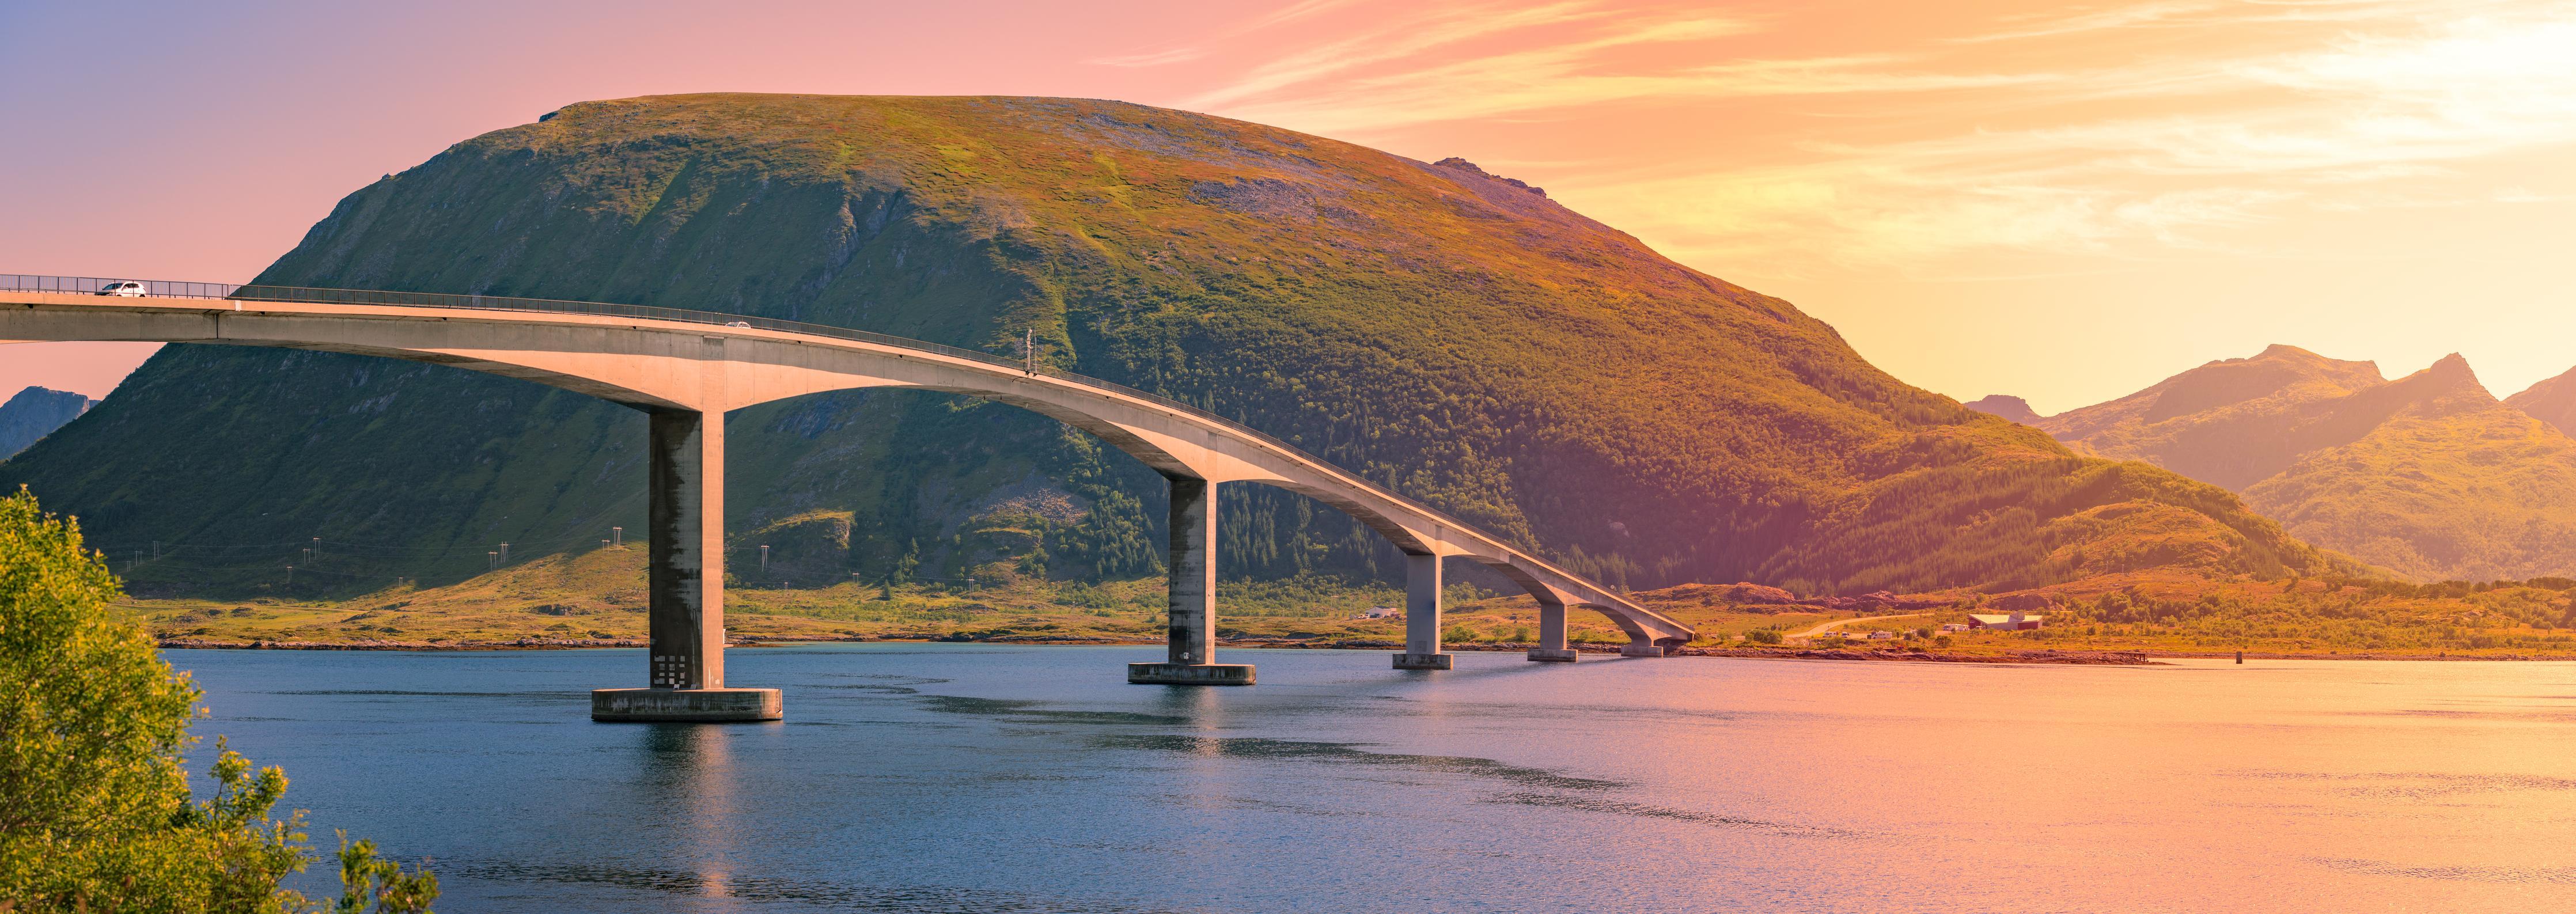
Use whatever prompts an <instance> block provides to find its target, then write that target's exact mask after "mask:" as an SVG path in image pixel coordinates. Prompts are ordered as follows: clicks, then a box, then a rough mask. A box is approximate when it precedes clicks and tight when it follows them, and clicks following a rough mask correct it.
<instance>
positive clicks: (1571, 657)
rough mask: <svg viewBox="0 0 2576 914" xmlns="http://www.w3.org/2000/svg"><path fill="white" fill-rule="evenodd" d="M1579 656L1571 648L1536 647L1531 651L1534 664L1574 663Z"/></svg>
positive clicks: (1530, 655) (1530, 656)
mask: <svg viewBox="0 0 2576 914" xmlns="http://www.w3.org/2000/svg"><path fill="white" fill-rule="evenodd" d="M1578 656H1579V655H1577V654H1576V653H1575V652H1574V650H1573V649H1571V648H1544V647H1534V648H1530V649H1529V659H1530V661H1531V662H1533V663H1573V662H1574V661H1575V660H1576V659H1577V657H1578Z"/></svg>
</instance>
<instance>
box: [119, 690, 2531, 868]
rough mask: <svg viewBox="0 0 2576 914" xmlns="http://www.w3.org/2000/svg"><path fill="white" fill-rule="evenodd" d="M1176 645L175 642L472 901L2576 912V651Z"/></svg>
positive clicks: (399, 843) (290, 754) (264, 748)
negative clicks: (2134, 653) (1192, 668)
mask: <svg viewBox="0 0 2576 914" xmlns="http://www.w3.org/2000/svg"><path fill="white" fill-rule="evenodd" d="M1159 654H1160V649H1159V648H1135V647H1122V648H1072V647H998V646H983V645H914V644H870V645H829V646H808V647H782V648H762V649H738V650H735V651H732V652H730V653H729V655H728V661H729V662H728V664H727V666H728V668H729V669H728V678H729V679H731V680H733V681H734V682H735V683H737V684H744V685H763V686H777V687H781V688H783V689H785V690H786V696H787V710H788V717H789V719H788V720H787V721H785V722H783V723H776V724H758V725H731V726H686V725H637V724H594V723H591V722H590V721H589V720H588V719H587V718H586V713H587V708H588V705H587V699H588V695H587V690H588V689H590V688H592V687H595V686H602V685H624V684H627V683H629V682H630V681H635V680H640V679H641V678H642V676H643V663H644V662H643V658H642V657H641V656H640V654H639V653H638V652H636V651H561V652H527V653H518V652H479V653H363V652H353V653H327V652H291V651H173V652H169V653H168V654H167V655H166V656H168V657H169V658H170V659H171V661H172V662H173V663H174V664H176V665H178V666H179V667H180V668H182V669H187V670H192V671H194V673H195V675H196V678H197V681H198V683H199V684H200V685H202V686H203V687H204V688H205V689H206V691H207V701H208V704H209V705H210V706H211V707H212V708H213V717H212V718H211V719H209V720H207V721H204V722H202V723H201V724H200V725H199V728H198V729H199V732H200V733H204V734H207V735H209V736H211V735H212V734H216V733H221V734H228V735H230V736H231V738H232V743H233V746H234V747H235V748H238V749H241V750H243V751H244V752H246V753H248V754H249V755H250V756H251V757H252V758H253V759H255V760H256V761H258V762H260V763H262V764H268V763H275V764H279V765H282V766H284V767H285V768H286V769H287V771H288V773H289V775H290V776H291V777H292V779H293V787H292V789H291V790H290V792H289V794H288V801H289V803H290V804H291V805H293V806H296V807H299V808H304V809H308V810H311V824H312V826H314V828H313V831H314V832H315V833H316V834H317V835H318V836H319V838H320V843H321V844H323V845H324V846H326V847H327V846H328V845H329V843H330V831H331V829H334V828H344V829H347V830H349V832H350V833H351V834H352V835H358V836H366V837H372V838H375V839H376V840H378V841H379V842H380V843H382V844H383V845H385V846H386V848H387V850H389V851H391V852H392V853H395V854H397V855H401V856H404V857H407V858H417V857H420V856H423V855H427V856H429V857H432V858H434V860H435V867H436V869H437V871H438V873H439V877H440V881H441V884H442V885H443V886H444V888H445V890H446V898H445V899H444V900H443V901H442V903H441V905H440V908H441V909H442V910H452V911H464V912H481V911H600V912H607V911H638V910H660V911H755V912H759V911H782V912H786V911H1031V912H1038V911H1046V912H1052V911H1068V912H1071V911H1390V910H1416V911H1701V910H1736V909H1742V910H1764V911H1775V910H1776V911H1923V910H1941V911H2094V910H2200V911H2320V910H2373V911H2436V910H2438V911H2473V910H2494V911H2506V910H2514V911H2529V910H2549V909H2556V910H2566V909H2569V908H2571V907H2576V850H2570V848H2571V847H2576V841H2571V839H2576V664H2563V663H2398V662H2333V661H2316V662H2286V661H2257V662H2249V663H2246V664H2244V665H2242V666H2238V665H2234V664H2228V663H2223V662H2199V661H2192V662H2182V663H2178V664H2172V665H2162V666H2152V667H2130V668H2105V667H2050V666H1982V665H1946V664H1910V663H1835V662H1800V661H1758V660H1722V659H1707V658H1670V659H1661V660H1618V659H1597V658H1587V659H1586V660H1585V661H1584V662H1583V663H1580V664H1575V665H1572V666H1556V665H1540V664H1531V663H1526V662H1524V661H1522V660H1521V659H1520V658H1519V657H1517V656H1513V655H1507V654H1474V653H1471V654H1462V655H1460V656H1459V658H1458V669H1457V670H1455V671H1453V672H1448V673H1406V672H1397V671H1392V670H1389V669H1387V668H1386V667H1387V657H1386V655H1385V654H1383V653H1375V652H1366V653H1361V652H1334V651H1288V650H1282V651H1248V650H1247V651H1228V652H1226V656H1225V658H1224V659H1227V660H1230V661H1234V662H1251V663H1257V664H1259V666H1260V675H1261V685H1258V686H1255V687H1252V688H1248V689H1189V688H1176V687H1164V686H1130V685H1126V684H1124V683H1123V682H1122V681H1121V678H1120V677H1121V674H1122V670H1123V667H1122V664H1123V663H1125V662H1127V661H1129V660H1144V659H1156V658H1158V657H1159ZM204 756H205V753H204V752H202V751H201V752H200V753H199V757H198V758H197V759H195V761H196V762H197V763H198V767H200V768H202V767H203V763H204V761H205V758H204ZM319 870H320V868H319V867H317V872H316V873H315V874H313V875H314V876H320V875H323V874H322V873H321V872H319ZM311 884H313V885H315V886H319V885H320V883H318V882H314V883H311Z"/></svg>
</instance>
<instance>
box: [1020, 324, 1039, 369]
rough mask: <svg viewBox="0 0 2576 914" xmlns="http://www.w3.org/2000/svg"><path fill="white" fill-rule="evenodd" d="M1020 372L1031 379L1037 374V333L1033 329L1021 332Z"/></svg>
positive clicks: (1035, 329)
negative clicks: (1026, 374) (1027, 374)
mask: <svg viewBox="0 0 2576 914" xmlns="http://www.w3.org/2000/svg"><path fill="white" fill-rule="evenodd" d="M1020 370H1021V371H1025V372H1028V373H1029V374H1030V375H1031V376H1032V377H1034V376H1036V375H1037V373H1038V331H1037V328H1035V327H1031V328H1028V329H1026V330H1023V331H1021V334H1020Z"/></svg>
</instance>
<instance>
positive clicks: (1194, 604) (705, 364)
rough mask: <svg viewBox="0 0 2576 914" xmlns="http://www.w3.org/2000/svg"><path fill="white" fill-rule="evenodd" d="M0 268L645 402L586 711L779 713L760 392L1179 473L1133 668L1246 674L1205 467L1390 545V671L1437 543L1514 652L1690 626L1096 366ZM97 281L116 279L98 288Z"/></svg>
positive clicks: (85, 337) (133, 300) (1179, 678)
mask: <svg viewBox="0 0 2576 914" xmlns="http://www.w3.org/2000/svg"><path fill="white" fill-rule="evenodd" d="M125 282H127V281H120V280H100V279H90V278H81V277H56V276H25V275H18V276H12V275H6V274H0V343H23V342H53V341H137V342H154V343H205V344H220V345H229V346H266V347H272V348H285V349H305V350H314V351H321V352H339V353H349V354H354V355H368V356H380V357H384V358H393V359H403V360H407V361H414V362H427V363H431V364H437V365H448V366H453V367H457V368H464V369H469V370H473V371H480V372H485V373H489V374H496V375H501V376H503V377H511V378H518V379H521V380H527V381H535V382H537V383H540V384H547V385H551V386H554V387H560V388H563V389H565V390H570V391H575V392H578V393H582V394H587V395H589V396H593V397H598V398H600V399H603V400H608V401H611V402H615V403H621V404H624V405H626V406H629V407H633V408H635V409H637V410H641V411H643V412H644V413H645V414H646V415H647V416H648V417H649V418H648V421H647V427H648V428H649V429H650V431H649V433H648V435H649V438H650V441H649V449H648V454H649V460H648V463H649V469H648V471H647V485H648V486H649V490H650V491H649V497H650V508H649V509H648V511H647V515H646V516H647V543H648V548H647V556H648V562H649V565H648V567H649V571H648V574H647V580H648V591H647V592H648V594H649V597H648V605H647V609H646V620H647V628H648V635H647V641H646V643H647V645H648V650H647V651H646V655H647V658H648V660H647V669H646V682H647V686H646V687H644V688H618V689H600V690H597V691H594V692H593V693H592V697H591V716H592V718H593V719H596V720H772V719H777V718H778V717H780V716H781V715H782V704H781V699H780V696H779V693H778V690H776V689H763V688H737V687H731V686H728V685H726V683H725V675H724V460H725V442H724V415H725V413H726V412H728V411H730V410H736V409H741V408H743V407H747V406H752V405H756V404H760V403H767V402H770V401H773V400H783V399H787V398H790V397H798V396H804V395H806V394H814V393H822V392H825V391H835V390H852V389H857V388H868V387H895V388H912V389H918V390H929V391H939V392H944V393H953V394H963V395H967V396H973V397H979V398H982V399H986V400H991V401H994V402H998V403H1007V404H1010V405H1012V406H1017V407H1020V408H1022V409H1027V410H1030V411H1033V412H1036V413H1039V414H1041V415H1045V416H1049V417H1052V418H1054V419H1056V420H1058V421H1061V422H1064V423H1066V424H1068V425H1072V426H1074V427H1076V428H1079V429H1082V430H1083V431H1086V432H1089V433H1091V434H1092V435H1095V436H1098V437H1099V438H1100V439H1101V440H1102V441H1105V442H1107V443H1109V444H1110V445H1111V446H1113V447H1116V448H1118V449H1119V450H1121V451H1125V452H1126V453H1128V454H1129V455H1131V456H1134V457H1135V458H1136V459H1138V460H1142V461H1144V462H1145V464H1146V465H1147V466H1150V467H1153V468H1154V469H1155V471H1157V472H1159V473H1161V474H1162V476H1163V477H1164V479H1166V480H1167V481H1168V482H1169V484H1170V486H1171V557H1170V570H1171V586H1170V596H1169V598H1168V604H1169V627H1168V633H1167V656H1166V658H1165V660H1164V661H1163V662H1160V663H1134V664H1129V666H1128V672H1127V680H1128V681H1129V682H1132V683H1151V684H1165V685H1250V684H1252V683H1253V681H1254V673H1253V668H1252V667H1251V666H1250V665H1248V664H1222V663H1218V662H1216V629H1215V624H1214V623H1215V614H1216V563H1215V560H1214V556H1213V555H1212V554H1211V552H1210V550H1211V549H1212V548H1213V547H1214V544H1215V543H1216V541H1217V539H1216V522H1217V512H1216V498H1217V492H1218V484H1220V483H1259V484H1263V485H1270V486H1277V487H1279V488H1283V489H1287V490H1289V491H1293V492H1297V493H1300V494H1303V495H1306V496H1308V497H1311V498H1314V499H1316V500H1318V501H1322V502H1324V503H1326V504H1329V505H1332V506H1333V507H1335V508H1337V509H1339V510H1341V511H1343V512H1346V513H1348V514H1350V515H1351V516H1352V517H1354V518H1356V519H1358V520H1359V521H1360V522H1361V523H1364V524H1366V525H1368V527H1369V528H1370V529H1372V530H1375V531H1377V533H1378V534H1379V535H1382V536H1384V537H1386V538H1387V539H1388V540H1389V541H1390V542H1392V543H1394V544H1395V546H1396V548H1397V549H1399V550H1401V551H1402V552H1403V553H1404V555H1405V569H1406V586H1405V593H1406V597H1405V625H1404V631H1405V649H1404V651H1403V652H1402V653H1398V654H1396V655H1395V660H1394V665H1395V668H1397V669H1427V670H1443V669H1449V668H1450V656H1449V655H1448V654H1447V653H1444V652H1443V651H1442V650H1441V644H1440V630H1441V624H1440V612H1441V605H1440V604H1441V561H1442V560H1443V559H1447V558H1462V559H1467V560H1472V561H1475V562H1478V563H1480V564H1483V565H1485V566H1486V567H1489V568H1492V569H1494V570H1495V571H1498V572H1500V573H1501V574H1502V576H1503V577H1505V578H1508V579H1510V580H1511V581H1512V582H1513V583H1515V584H1517V585H1519V586H1520V587H1521V588H1523V589H1524V590H1527V591H1528V592H1529V594H1530V596H1532V597H1533V598H1535V599H1536V600H1537V601H1538V605H1539V646H1537V647H1534V648H1531V649H1530V651H1529V655H1528V656H1529V659H1530V660H1534V661H1542V662H1568V661H1572V660H1574V659H1575V656H1576V655H1575V652H1574V651H1572V650H1571V649H1569V648H1568V647H1567V646H1566V638H1565V614H1566V609H1567V607H1579V608H1582V609H1588V610H1593V611H1596V612H1599V613H1602V614H1603V615H1606V616H1608V617H1609V618H1610V619H1611V621H1613V622H1614V623H1616V624H1617V625H1618V626H1619V628H1620V629H1621V630H1622V631H1625V632H1627V634H1628V637H1629V643H1628V644H1626V645H1624V646H1622V647H1621V649H1620V653H1622V654H1624V655H1627V656H1631V657H1655V656H1662V655H1664V654H1666V653H1669V652H1670V651H1671V650H1672V649H1673V648H1675V647H1678V646H1679V645H1681V644H1683V643H1685V642H1688V641H1689V640H1691V638H1692V637H1693V636H1694V633H1693V632H1692V630H1691V629H1690V628H1688V627H1686V626H1684V625H1682V624H1681V623H1679V622H1676V621H1674V620H1672V619H1669V618H1666V617H1664V616H1662V615H1660V614H1657V613H1655V612H1654V611H1652V610H1649V609H1647V608H1645V607H1643V606H1640V605H1638V604H1637V603H1636V602H1634V601H1632V600H1630V599H1628V598H1627V597H1626V596H1624V595H1622V594H1620V593H1618V592H1616V591H1614V590H1612V589H1610V588H1609V587H1606V586H1603V585H1601V584H1599V583H1597V582H1594V581H1591V580H1588V579H1585V578H1584V577H1582V576H1580V575H1576V574H1574V573H1572V572H1569V571H1566V570H1565V569H1563V568H1560V567H1558V566H1556V565H1554V564H1551V563H1549V562H1547V561H1545V560H1542V559H1540V558H1538V557H1536V556H1532V555H1530V554H1528V553H1526V552H1523V551H1521V550H1519V549H1515V548H1513V547H1511V546H1510V545H1508V544H1506V543H1504V542H1503V541H1501V540H1499V539H1497V538H1495V537H1493V536H1490V535H1488V534H1486V533H1484V532H1482V531H1479V530H1477V529H1476V528H1474V527H1473V526H1470V525H1468V524H1465V523H1462V522H1460V521H1458V520H1457V519H1455V518H1452V517H1450V516H1448V515H1446V514H1443V513H1441V512H1439V511H1437V510H1434V509H1432V508H1431V507H1429V506H1426V505H1423V504H1421V503H1419V502H1416V501H1413V500H1412V499H1409V498H1406V497H1404V496H1402V495H1399V494H1396V493H1395V492H1392V491H1389V490H1387V489H1386V488H1385V487H1382V486H1379V485H1376V484H1374V483H1371V482H1369V481H1368V480H1365V479H1362V478H1360V477H1358V476H1356V475H1353V474H1351V473H1349V472H1346V471H1344V470H1342V469H1340V468H1338V467H1335V466H1333V465H1332V464H1331V463H1328V462H1326V461H1324V460H1323V459H1321V458H1318V457H1314V456H1312V455H1309V454H1306V453H1305V452H1303V451H1300V450H1298V449H1297V448H1295V447H1293V446H1290V445H1289V444H1287V443H1286V442H1283V441H1280V440H1279V439H1277V438H1274V437H1271V436H1269V435H1266V434H1263V433H1261V432H1258V431H1255V430H1253V429H1251V428H1248V427H1245V426H1243V425H1241V424H1239V423H1236V422H1232V421H1229V420H1227V419H1224V418H1222V417H1219V416H1216V415H1214V414H1212V413H1209V412H1207V411H1204V410H1200V409H1197V408H1195V407H1191V406H1189V405H1187V404H1184V403H1180V402H1177V401H1174V400H1170V399H1167V398H1164V397H1159V396H1155V395H1153V394H1149V393H1146V392H1143V391H1139V390H1135V389H1133V388H1129V387H1125V386H1122V385H1118V384H1115V383H1111V382H1108V381H1103V380H1099V379H1097V378H1088V377H1083V376H1081V375H1076V374H1071V373H1068V372H1064V371H1060V370H1057V369H1054V368H1052V367H1048V366H1043V365H1038V364H1035V363H1034V362H1033V361H1028V362H1024V361H1013V360H1009V359H1003V358H998V357H996V356H993V355H991V354H988V353H982V352H976V351H973V350H968V349H959V348H955V347H949V346H941V345H938V344H934V343H927V342H922V341H919V340H908V339H903V338H900V337H893V336H886V335H882V334H875V333H868V332H865V331H858V330H850V329H846V328H840V327H829V326H823V325H817V324H806V323H798V322H793V321H781V320H773V319H768V318H759V317H748V316H740V315H730V314H720V313H715V312H706V311H689V310H681V309H673V308H658V307H646V306H639V305H617V304H603V303H598V302H574V301H556V300H547V299H525V298H500V297H493V296H482V295H445V294H435V293H411V292H381V291H366V290H349V289H316V288H300V287H284V286H236V285H226V284H220V283H178V282H159V281H135V282H137V283H138V284H139V288H132V287H124V286H123V285H122V284H123V283H125ZM111 283H114V284H118V285H119V287H120V288H119V290H118V291H119V292H120V293H122V294H101V291H100V290H102V289H105V288H107V287H109V285H110V284H111Z"/></svg>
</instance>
